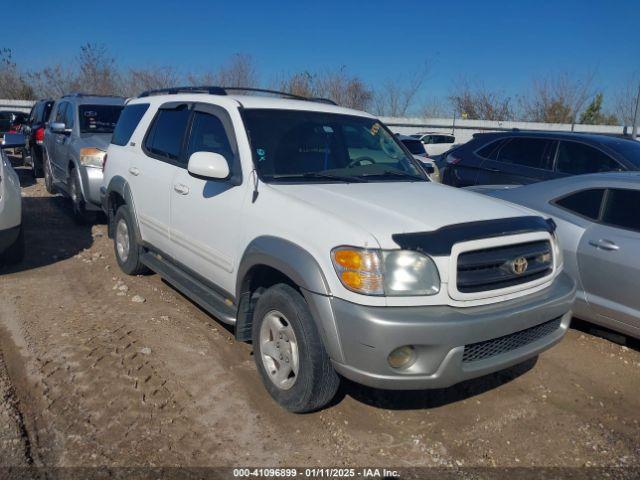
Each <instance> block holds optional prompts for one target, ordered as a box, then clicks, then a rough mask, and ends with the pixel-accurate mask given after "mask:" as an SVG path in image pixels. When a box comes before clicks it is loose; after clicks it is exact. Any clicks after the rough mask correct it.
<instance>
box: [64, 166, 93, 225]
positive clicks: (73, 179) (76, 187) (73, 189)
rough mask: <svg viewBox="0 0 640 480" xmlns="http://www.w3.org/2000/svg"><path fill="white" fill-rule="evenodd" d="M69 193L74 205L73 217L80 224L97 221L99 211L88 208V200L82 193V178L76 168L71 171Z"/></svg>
mask: <svg viewBox="0 0 640 480" xmlns="http://www.w3.org/2000/svg"><path fill="white" fill-rule="evenodd" d="M68 185H69V195H70V196H71V205H72V207H73V219H74V220H75V221H76V223H77V224H78V225H87V224H90V223H93V222H95V221H96V217H97V212H92V211H90V210H87V202H86V201H85V199H84V196H83V195H82V189H81V188H80V178H79V175H78V173H77V172H76V171H75V170H71V172H69V183H68Z"/></svg>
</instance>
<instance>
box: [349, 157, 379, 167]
mask: <svg viewBox="0 0 640 480" xmlns="http://www.w3.org/2000/svg"><path fill="white" fill-rule="evenodd" d="M375 163H376V161H375V160H374V159H373V158H371V157H358V158H356V159H355V160H351V162H349V165H347V168H353V167H356V166H360V165H374V164H375Z"/></svg>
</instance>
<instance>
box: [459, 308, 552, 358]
mask: <svg viewBox="0 0 640 480" xmlns="http://www.w3.org/2000/svg"><path fill="white" fill-rule="evenodd" d="M561 320H562V318H561V317H558V318H555V319H553V320H550V321H548V322H545V323H541V324H540V325H536V326H535V327H531V328H527V329H526V330H520V331H519V332H515V333H511V334H509V335H505V336H504V337H498V338H494V339H491V340H485V341H484V342H478V343H472V344H470V345H465V347H464V353H463V354H462V361H463V362H464V363H470V362H477V361H478V360H484V359H485V358H489V357H493V356H495V355H500V354H501V353H505V352H510V351H511V350H515V349H516V348H520V347H523V346H525V345H528V344H529V343H532V342H535V341H536V340H539V339H541V338H542V337H545V336H547V335H549V334H550V333H553V332H555V331H556V330H557V329H558V328H560V321H561Z"/></svg>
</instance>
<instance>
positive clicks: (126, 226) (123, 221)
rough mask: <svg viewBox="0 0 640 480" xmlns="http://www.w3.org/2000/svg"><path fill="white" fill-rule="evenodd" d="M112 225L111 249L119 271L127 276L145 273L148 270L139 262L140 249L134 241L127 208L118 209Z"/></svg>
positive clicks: (131, 220) (134, 237)
mask: <svg viewBox="0 0 640 480" xmlns="http://www.w3.org/2000/svg"><path fill="white" fill-rule="evenodd" d="M113 223H114V232H115V233H114V235H113V248H114V250H115V254H116V260H117V261H118V265H119V266H120V269H121V270H122V271H123V272H124V273H126V274H127V275H141V274H143V273H147V272H148V271H149V270H148V268H147V267H146V266H145V265H144V264H143V263H142V262H141V260H140V252H141V251H142V249H141V248H140V245H139V244H138V241H137V240H136V235H135V231H134V229H133V228H134V226H133V217H132V216H131V212H130V211H129V207H128V206H126V205H122V206H121V207H120V208H118V211H117V212H116V215H115V218H114V219H113Z"/></svg>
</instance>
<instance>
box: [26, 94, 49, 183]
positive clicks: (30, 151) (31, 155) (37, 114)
mask: <svg viewBox="0 0 640 480" xmlns="http://www.w3.org/2000/svg"><path fill="white" fill-rule="evenodd" d="M53 103H54V101H53V100H51V99H48V100H38V101H37V102H36V103H35V104H34V106H33V108H32V109H31V113H29V119H28V120H27V123H26V125H25V128H24V134H25V135H26V136H27V146H26V148H25V149H24V151H25V153H26V154H25V156H24V157H23V162H24V164H25V165H26V166H28V167H30V168H31V173H32V175H33V177H34V178H37V177H41V176H42V146H43V144H44V131H45V128H46V125H47V122H48V121H49V116H50V115H51V109H52V108H53Z"/></svg>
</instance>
